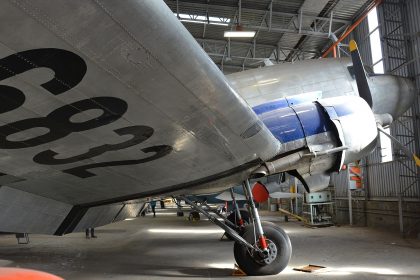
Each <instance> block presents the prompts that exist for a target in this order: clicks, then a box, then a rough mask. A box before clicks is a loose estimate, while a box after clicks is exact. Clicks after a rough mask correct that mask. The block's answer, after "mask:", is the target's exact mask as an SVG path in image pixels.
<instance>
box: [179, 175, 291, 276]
mask: <svg viewBox="0 0 420 280" xmlns="http://www.w3.org/2000/svg"><path fill="white" fill-rule="evenodd" d="M243 187H244V193H245V197H246V199H247V202H248V205H249V208H250V224H249V225H246V226H244V227H242V229H241V230H240V231H239V232H238V231H236V230H235V229H236V225H233V224H232V223H231V222H230V221H228V222H226V221H227V220H225V222H222V221H219V220H218V219H217V217H215V216H213V215H211V214H210V213H209V212H208V211H207V209H204V208H202V207H201V206H198V205H196V204H195V203H194V202H192V201H191V200H189V199H188V198H186V197H185V196H180V197H179V198H180V199H182V200H184V201H185V202H186V203H188V204H189V205H190V206H191V207H192V208H193V209H195V210H196V211H198V212H200V213H202V214H203V215H205V216H206V217H207V218H208V219H209V220H210V221H212V222H213V223H215V224H216V225H218V226H220V227H221V228H222V229H224V230H225V231H226V233H227V234H228V235H229V236H230V237H231V238H232V239H234V240H235V244H234V248H233V253H234V256H235V260H236V262H237V264H238V266H239V268H241V269H242V270H243V271H244V272H245V273H246V274H247V275H255V276H258V275H273V274H278V273H280V272H281V271H282V270H283V269H285V268H286V266H287V264H288V263H289V260H290V257H291V255H292V245H291V243H290V239H289V237H288V236H287V234H286V232H284V230H282V229H281V228H280V227H279V226H277V225H275V224H273V223H268V222H263V223H262V222H261V220H260V217H259V215H258V210H257V208H256V207H255V203H254V200H253V197H252V192H251V187H250V185H249V181H248V180H246V181H245V182H244V184H243ZM232 195H233V192H232Z"/></svg>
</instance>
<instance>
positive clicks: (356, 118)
mask: <svg viewBox="0 0 420 280" xmlns="http://www.w3.org/2000/svg"><path fill="white" fill-rule="evenodd" d="M318 103H319V104H321V106H322V107H324V109H325V111H326V112H327V114H328V116H329V117H330V120H331V121H332V122H333V123H334V125H335V127H336V129H337V132H338V137H339V139H340V142H341V145H342V146H346V147H347V149H346V150H343V152H342V157H341V162H340V167H341V166H342V165H343V164H346V163H351V162H354V161H356V160H359V159H361V158H363V157H365V156H366V155H368V154H369V153H370V152H372V150H373V149H374V148H375V146H376V138H377V135H378V132H377V128H376V121H375V116H374V114H373V112H372V109H371V108H370V107H369V105H368V104H367V103H366V102H365V101H364V100H363V99H362V98H360V97H356V96H339V97H333V98H327V99H322V100H320V101H318Z"/></svg>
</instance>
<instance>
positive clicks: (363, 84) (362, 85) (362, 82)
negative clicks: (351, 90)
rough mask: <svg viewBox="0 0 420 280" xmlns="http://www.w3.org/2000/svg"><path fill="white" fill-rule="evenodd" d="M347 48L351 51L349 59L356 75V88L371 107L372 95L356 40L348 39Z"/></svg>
mask: <svg viewBox="0 0 420 280" xmlns="http://www.w3.org/2000/svg"><path fill="white" fill-rule="evenodd" d="M349 49H350V53H351V60H352V61H353V71H354V74H355V76H356V83H357V89H358V90H359V96H360V97H361V98H363V99H364V100H365V101H366V102H367V104H369V106H370V108H372V104H373V103H372V95H371V93H370V88H369V84H368V80H367V77H366V73H365V69H364V68H363V62H362V58H361V57H360V53H359V49H358V48H357V44H356V41H354V40H351V41H350V43H349Z"/></svg>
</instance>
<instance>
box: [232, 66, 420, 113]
mask: <svg viewBox="0 0 420 280" xmlns="http://www.w3.org/2000/svg"><path fill="white" fill-rule="evenodd" d="M349 66H352V62H351V59H350V58H335V59H333V58H324V59H319V60H304V61H298V62H295V63H293V64H290V63H283V64H278V65H273V66H270V67H264V68H259V69H253V70H248V71H243V72H237V73H234V74H230V75H228V76H227V77H228V79H229V81H230V83H231V85H232V87H233V88H234V89H235V90H236V91H237V92H238V93H239V94H240V95H241V96H242V97H243V98H244V99H245V100H246V101H247V102H248V104H250V105H251V106H256V105H259V104H261V103H264V102H267V100H273V99H275V98H281V97H285V96H291V95H297V94H305V93H308V94H309V93H313V92H317V91H321V92H322V98H328V97H335V96H348V95H354V96H358V95H359V94H358V89H357V85H356V81H355V79H354V78H353V77H352V75H351V74H350V72H349V69H348V67H349ZM368 82H369V87H370V89H371V93H372V101H373V112H374V113H375V114H386V113H388V114H390V115H392V117H393V118H394V119H396V118H398V117H399V116H401V115H402V114H403V113H404V112H405V111H407V110H408V108H410V106H411V105H412V104H413V101H414V98H415V96H416V91H415V86H414V83H413V81H412V80H410V79H408V78H404V77H399V76H394V75H387V74H385V75H376V74H375V75H370V77H369V78H368Z"/></svg>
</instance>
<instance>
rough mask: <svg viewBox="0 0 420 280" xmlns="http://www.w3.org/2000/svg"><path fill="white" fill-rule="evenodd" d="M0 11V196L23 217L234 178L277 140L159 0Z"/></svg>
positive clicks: (58, 219) (20, 5)
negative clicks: (31, 206) (25, 207)
mask: <svg viewBox="0 0 420 280" xmlns="http://www.w3.org/2000/svg"><path fill="white" fill-rule="evenodd" d="M0 18H1V19H2V23H4V24H2V25H1V26H0V102H1V105H0V156H1V164H0V172H1V173H2V174H0V184H1V185H2V186H7V187H0V205H1V206H0V207H2V208H3V209H9V211H6V212H7V213H9V214H10V213H15V214H16V215H21V218H20V219H21V222H22V223H24V221H25V220H27V219H33V218H34V217H43V215H44V216H45V215H46V216H48V217H50V216H53V218H51V217H50V218H51V219H52V220H54V222H51V223H50V225H49V226H48V229H46V230H45V232H51V231H55V230H56V229H57V227H58V226H60V225H62V222H63V220H64V219H65V218H66V217H67V220H68V219H69V217H68V216H69V215H70V214H71V213H73V214H74V213H76V212H77V213H76V214H77V215H79V216H80V215H81V213H82V212H83V211H86V210H83V211H80V209H81V208H83V207H81V206H83V205H85V206H89V205H91V206H92V205H95V203H96V205H99V204H101V203H102V204H106V203H111V202H116V201H120V202H121V201H123V200H130V199H136V198H140V197H144V196H147V195H152V194H158V193H162V192H169V193H170V192H171V191H175V190H178V189H183V188H189V187H194V186H197V185H202V184H204V183H207V182H210V183H211V182H214V181H216V180H220V179H223V178H234V179H236V180H237V179H238V177H237V174H241V172H242V173H243V172H247V171H249V170H250V168H253V167H255V166H257V165H258V164H260V163H261V162H262V161H264V160H267V159H269V158H271V157H273V156H275V155H276V153H277V152H278V150H279V143H278V141H277V140H275V138H274V137H273V136H272V135H271V133H270V132H269V131H268V130H267V128H266V127H265V126H264V125H263V124H262V123H261V122H260V121H259V120H258V118H257V116H256V115H255V114H254V113H253V112H252V110H251V109H250V108H249V106H248V105H247V104H246V103H245V102H244V101H243V100H242V99H241V98H240V97H239V96H238V95H237V94H236V93H235V92H234V90H233V89H232V88H231V87H230V86H229V84H228V83H227V81H226V79H225V77H224V76H223V74H222V73H221V72H220V71H219V69H218V68H217V67H216V66H215V65H214V64H213V63H212V62H211V60H210V58H208V57H207V55H206V54H205V53H204V52H203V51H202V50H201V48H200V47H199V45H198V44H197V43H196V42H195V40H194V39H193V38H192V37H191V36H190V35H189V33H188V32H187V31H186V30H185V28H184V27H183V26H182V24H180V23H179V22H178V20H177V19H176V17H175V16H174V15H173V13H172V12H171V11H170V10H169V8H167V7H166V5H165V4H164V3H163V1H81V0H80V1H53V2H51V1H48V2H46V1H41V0H39V1H10V2H6V1H3V2H1V3H0ZM242 176H243V174H242ZM225 183H228V181H227V182H225ZM11 191H12V192H14V195H15V196H16V197H21V196H19V195H17V194H16V192H21V194H23V193H25V195H26V199H21V200H19V199H17V200H15V201H14V202H12V203H11V202H10V195H11V193H10V192H11ZM35 200H36V201H35ZM31 201H32V202H31ZM27 203H30V204H31V203H32V204H33V205H37V206H36V207H37V208H36V207H35V208H36V209H35V210H33V209H32V210H31V209H27V211H26V213H25V214H18V213H16V212H17V211H18V210H17V209H19V208H20V207H21V206H25V204H27ZM75 209H76V210H75ZM84 209H87V208H86V207H85V208H84ZM3 213H4V212H3ZM69 213H70V214H69ZM76 214H74V215H76ZM37 215H38V216H37ZM77 215H76V216H77ZM82 216H83V215H82ZM80 219H82V218H80ZM80 219H79V221H80ZM7 220H10V215H9V216H8V217H6V215H5V214H4V215H2V214H0V221H7ZM73 223H74V221H73ZM1 224H2V225H3V227H1V226H0V231H12V230H13V231H19V230H18V228H12V229H6V228H7V225H8V224H10V223H7V222H5V223H3V222H2V223H1ZM57 225H58V226H57ZM74 227H76V225H74ZM74 227H73V228H74ZM35 228H36V229H37V227H36V226H34V229H35ZM35 231H37V230H35ZM38 231H39V230H38Z"/></svg>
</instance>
